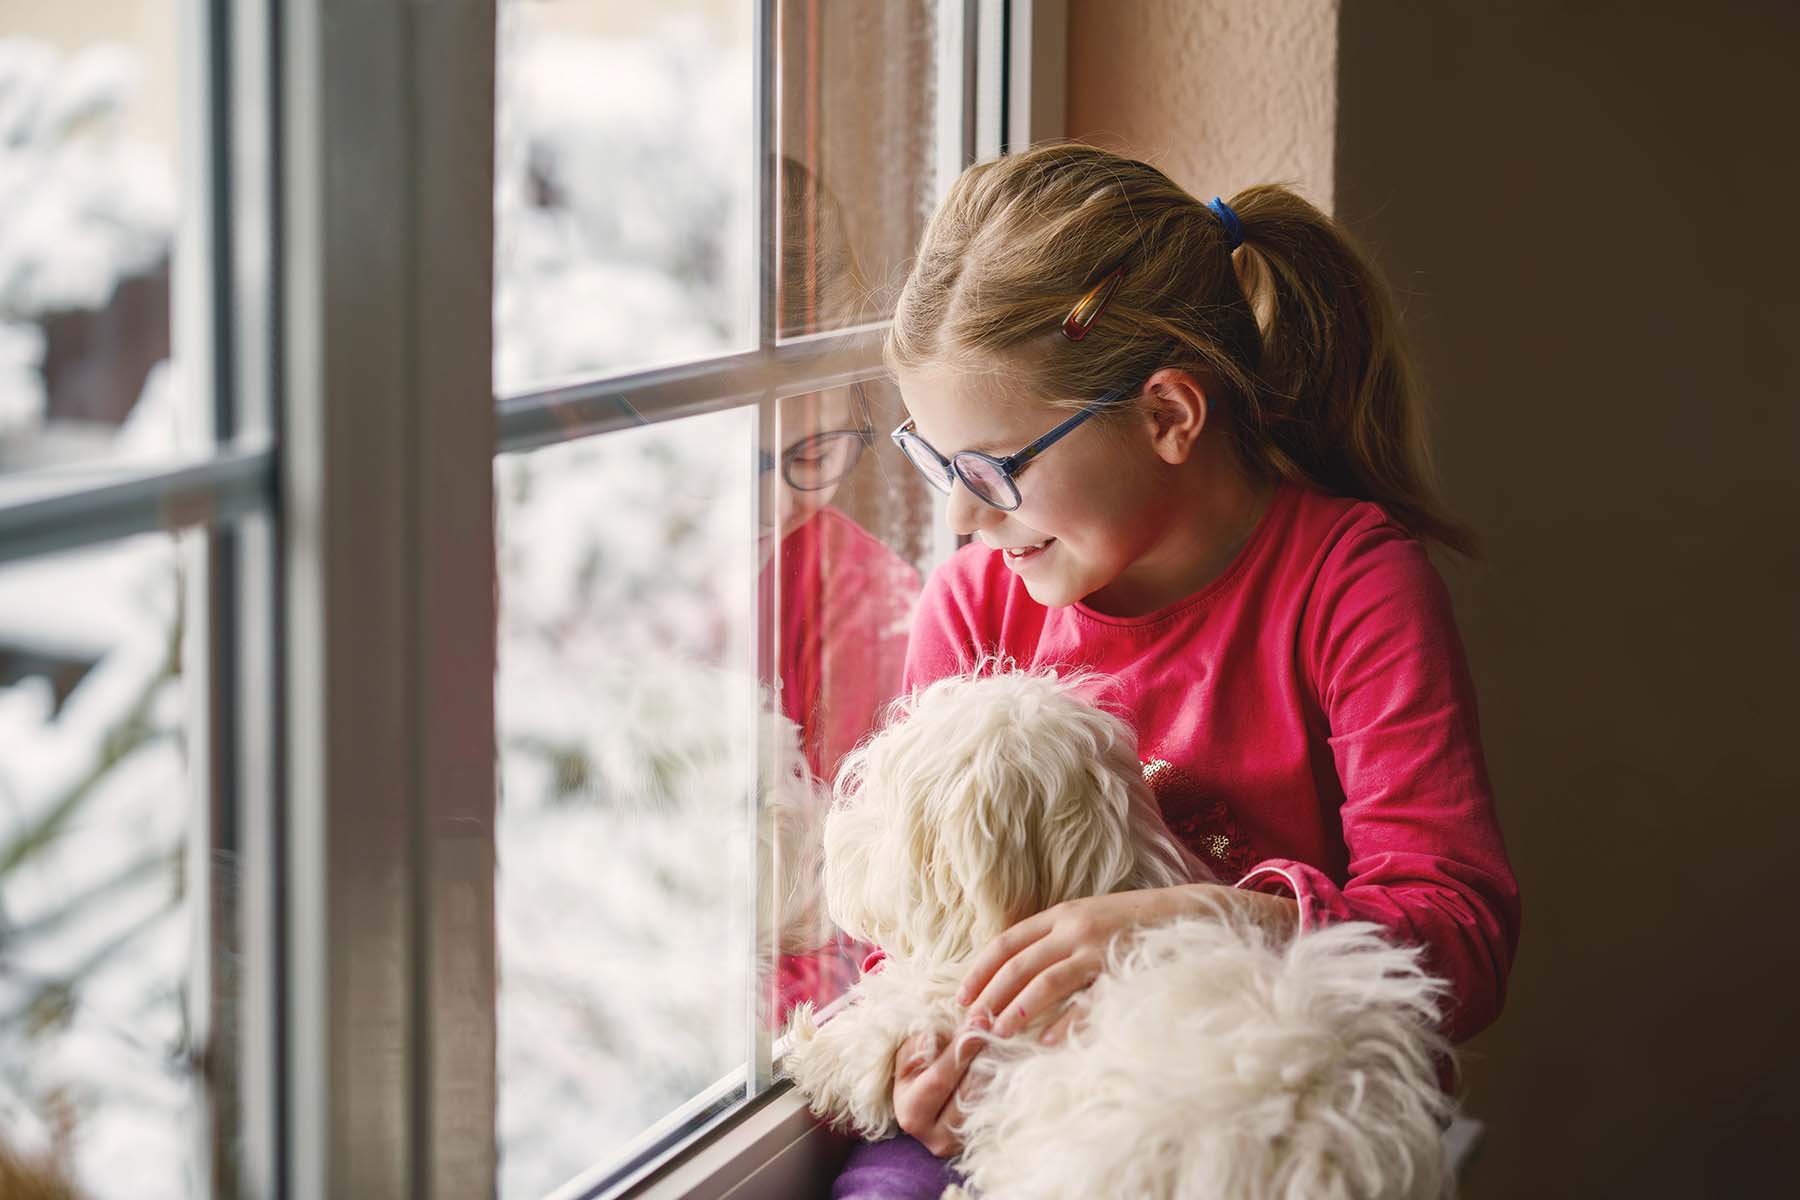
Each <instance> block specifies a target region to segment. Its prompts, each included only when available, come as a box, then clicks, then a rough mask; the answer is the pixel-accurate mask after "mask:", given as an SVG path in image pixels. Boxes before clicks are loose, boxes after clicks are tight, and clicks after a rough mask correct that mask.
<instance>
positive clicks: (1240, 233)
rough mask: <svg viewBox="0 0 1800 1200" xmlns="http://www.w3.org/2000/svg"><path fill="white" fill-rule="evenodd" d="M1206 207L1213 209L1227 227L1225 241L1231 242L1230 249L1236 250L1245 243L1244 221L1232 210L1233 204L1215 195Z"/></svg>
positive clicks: (1221, 222)
mask: <svg viewBox="0 0 1800 1200" xmlns="http://www.w3.org/2000/svg"><path fill="white" fill-rule="evenodd" d="M1206 207H1208V208H1210V209H1212V210H1213V213H1214V214H1215V215H1216V216H1217V217H1218V218H1219V224H1221V225H1223V226H1224V227H1225V241H1226V242H1227V243H1229V249H1232V250H1236V249H1237V248H1238V247H1239V246H1241V245H1243V244H1244V223H1243V222H1242V221H1240V220H1238V215H1237V214H1236V213H1234V212H1232V211H1231V205H1229V204H1227V203H1225V202H1224V201H1223V200H1221V199H1219V198H1218V197H1217V196H1214V197H1213V198H1212V203H1211V204H1208V205H1207V206H1206Z"/></svg>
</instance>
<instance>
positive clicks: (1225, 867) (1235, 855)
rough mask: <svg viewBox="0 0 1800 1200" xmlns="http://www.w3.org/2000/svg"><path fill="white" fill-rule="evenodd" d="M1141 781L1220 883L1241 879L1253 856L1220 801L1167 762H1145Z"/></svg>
mask: <svg viewBox="0 0 1800 1200" xmlns="http://www.w3.org/2000/svg"><path fill="white" fill-rule="evenodd" d="M1144 782H1145V783H1147V784H1149V785H1150V791H1151V793H1152V794H1153V795H1155V797H1156V804H1157V807H1158V808H1160V809H1162V814H1163V820H1165V821H1167V822H1168V823H1169V828H1170V829H1172V830H1173V831H1174V832H1175V836H1176V837H1178V838H1180V839H1181V840H1182V842H1183V843H1184V844H1185V845H1186V846H1187V848H1188V849H1190V850H1192V851H1193V852H1194V853H1195V854H1198V855H1199V856H1200V857H1201V858H1202V859H1204V860H1205V862H1206V865H1207V866H1209V867H1211V868H1212V869H1213V872H1214V874H1216V875H1217V876H1218V877H1219V882H1220V883H1226V884H1231V883H1236V882H1237V881H1238V880H1240V879H1242V878H1243V877H1244V874H1245V873H1246V872H1247V871H1249V869H1250V864H1251V863H1252V862H1254V861H1256V859H1255V855H1254V854H1252V853H1251V849H1250V843H1249V841H1248V840H1246V839H1245V837H1244V835H1243V834H1242V833H1241V832H1240V831H1239V830H1238V827H1237V822H1236V821H1235V820H1233V819H1232V816H1231V809H1230V808H1229V807H1228V806H1227V805H1226V803H1225V802H1224V801H1223V800H1219V799H1216V798H1211V797H1208V796H1207V795H1206V794H1205V793H1204V792H1203V791H1201V789H1200V784H1199V781H1197V780H1196V779H1195V778H1194V777H1193V776H1192V775H1189V774H1188V773H1187V772H1186V771H1184V770H1182V769H1181V768H1180V767H1178V766H1176V765H1175V764H1174V763H1172V762H1169V761H1168V760H1167V759H1162V758H1153V759H1151V760H1150V761H1149V762H1147V763H1145V764H1144Z"/></svg>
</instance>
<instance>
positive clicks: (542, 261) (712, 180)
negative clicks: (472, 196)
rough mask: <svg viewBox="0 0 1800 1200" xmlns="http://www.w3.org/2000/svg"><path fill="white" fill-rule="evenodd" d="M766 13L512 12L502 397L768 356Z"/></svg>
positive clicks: (706, 4)
mask: <svg viewBox="0 0 1800 1200" xmlns="http://www.w3.org/2000/svg"><path fill="white" fill-rule="evenodd" d="M752 12H753V6H752V5H749V4H743V3H737V2H736V0H668V2H659V3H656V4H644V3H634V2H632V0H501V2H500V4H499V17H500V28H499V67H498V78H497V88H498V109H497V113H496V139H497V143H498V149H497V159H496V166H495V263H494V265H495V272H494V276H495V277H494V386H495V389H496V390H497V391H499V392H500V393H502V394H512V393H517V392H520V391H524V390H527V389H531V388H536V387H541V386H545V385H549V384H553V383H558V382H566V381H569V380H572V379H577V378H580V377H582V376H591V375H595V374H600V373H611V372H619V371H623V370H630V369H635V368H641V367H649V366H656V365H661V364H666V363H671V362H677V361H681V360H685V359H693V358H700V357H705V356H710V355H715V354H721V353H725V352H728V351H732V350H741V349H745V348H748V347H749V346H751V345H752V344H754V342H755V339H756V331H755V320H756V281H755V260H754V256H753V251H754V249H755V234H754V231H753V229H752V226H751V222H752V197H753V194H754V191H753V189H754V185H755V174H756V166H755V161H754V154H753V149H752V148H753V145H754V142H753V136H752V134H753V129H752V120H753V111H754V103H753V101H754V93H753V89H752V61H753V48H752V45H751V16H752Z"/></svg>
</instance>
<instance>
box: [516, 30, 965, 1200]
mask: <svg viewBox="0 0 1800 1200" xmlns="http://www.w3.org/2000/svg"><path fill="white" fill-rule="evenodd" d="M500 8H501V22H500V38H499V55H500V61H499V74H498V92H499V108H498V111H497V128H498V132H497V141H498V150H497V158H496V192H497V195H496V204H497V221H496V229H495V242H496V249H495V255H496V257H495V347H494V349H495V365H494V379H495V388H496V390H497V392H499V393H500V394H501V395H503V396H517V395H520V394H529V393H532V392H533V391H534V390H537V391H543V390H545V389H552V388H555V387H557V386H575V385H578V384H579V383H580V381H582V380H592V379H595V378H597V377H602V376H612V375H619V374H621V373H626V372H632V371H642V370H645V369H648V368H654V367H660V366H668V365H670V364H675V363H680V362H684V361H691V360H694V359H698V358H705V357H713V356H719V355H726V354H731V353H734V352H742V351H747V350H754V349H755V348H757V347H758V346H759V345H761V344H764V342H765V341H766V338H767V334H766V333H764V332H761V331H759V324H758V313H759V300H764V301H766V303H768V304H769V305H771V306H772V307H773V310H774V316H773V320H772V321H771V322H770V323H769V325H770V328H771V329H772V331H773V332H774V333H775V334H777V335H779V336H783V337H792V336H799V335H807V334H813V333H817V332H823V331H830V330H836V329H842V328H845V327H849V326H855V325H858V324H863V323H867V322H870V321H874V320H877V319H879V317H880V316H881V314H882V312H883V311H884V305H885V304H887V303H891V294H892V290H893V289H894V287H895V286H896V285H897V284H898V282H899V280H900V278H902V277H903V274H904V266H905V261H906V257H907V255H908V254H910V252H911V249H912V246H913V245H914V244H915V243H916V240H917V238H918V236H919V233H920V231H921V229H922V227H923V221H924V218H925V215H926V214H927V212H928V210H929V206H930V203H931V199H932V195H933V192H932V188H933V185H934V179H935V177H934V175H933V167H934V160H933V157H932V154H933V149H932V147H933V139H932V133H933V124H932V121H933V108H932V105H933V103H934V95H933V87H932V82H933V71H934V68H935V58H934V55H935V52H936V47H935V42H934V40H933V32H932V31H933V28H934V25H933V20H932V13H933V11H934V8H935V6H934V5H932V4H929V3H924V2H908V3H896V4H893V5H869V4H859V3H850V2H845V0H837V2H828V3H813V4H807V3H794V4H780V5H777V6H775V8H776V22H775V28H774V30H773V31H772V36H773V37H774V38H775V39H776V44H775V47H774V56H775V58H776V88H777V93H776V96H775V103H774V104H773V105H772V106H771V108H772V110H773V111H774V112H775V113H776V114H777V115H778V124H777V126H776V127H775V128H773V129H770V130H768V131H766V133H767V135H768V137H769V141H770V143H771V144H772V145H773V146H774V147H775V148H776V151H777V153H776V155H775V160H774V162H773V163H772V167H773V170H774V173H775V180H774V188H773V191H774V193H775V195H776V199H775V204H776V206H777V212H776V214H775V217H774V219H773V220H769V219H767V218H765V226H767V227H773V232H774V242H775V247H776V248H775V254H774V259H773V270H772V271H771V275H772V285H771V286H772V287H773V289H774V293H775V294H774V295H773V296H770V297H766V298H763V297H759V296H758V292H757V289H758V287H759V273H758V271H757V267H756V258H755V251H756V250H757V247H758V245H759V236H760V235H759V233H758V230H757V225H756V217H757V213H758V206H757V204H756V197H757V189H758V188H759V187H761V186H763V185H764V182H765V181H764V177H763V175H762V173H761V172H760V171H759V168H758V163H757V161H756V156H755V154H754V150H753V147H754V145H755V144H756V139H757V130H756V128H755V124H754V123H755V120H756V113H757V111H758V109H757V104H756V95H755V90H754V86H755V74H756V73H755V61H756V53H757V46H756V44H755V39H754V30H753V28H752V24H751V19H750V14H751V6H749V5H746V4H739V3H734V2H725V0H718V2H713V3H692V2H690V3H674V4H662V5H656V6H646V5H641V4H639V5H634V4H627V3H618V2H581V3H577V2H563V3H558V2H541V0H507V2H505V3H502V4H501V6H500ZM871 361H872V360H871ZM793 391H794V394H793V395H790V396H786V397H784V398H782V399H780V400H779V401H778V402H777V403H776V404H775V405H774V408H773V412H769V411H767V410H766V406H765V409H764V410H760V411H759V408H758V406H757V405H755V404H748V405H746V406H741V407H735V408H726V409H724V410H722V411H716V412H712V413H708V414H706V415H701V416H692V417H684V418H680V419H675V420H668V421H662V422H659V423H652V424H646V425H643V426H641V427H636V428H627V429H623V430H619V431H614V432H608V433H603V434H598V435H593V436H580V437H575V438H573V439H572V440H568V441H563V442H560V443H557V444H554V445H549V446H544V447H540V448H535V449H531V450H528V451H521V452H518V453H507V454H503V455H501V456H500V457H499V458H498V459H497V460H496V464H495V494H496V504H497V507H498V514H499V515H498V522H499V524H498V557H499V572H500V592H499V596H500V643H499V677H498V694H497V719H498V726H499V728H498V744H499V751H500V760H501V770H500V809H499V814H500V819H499V871H498V883H497V887H498V896H497V921H498V925H499V958H498V966H499V980H500V984H499V986H500V1011H499V1055H500V1063H499V1081H500V1101H499V1126H500V1131H499V1132H500V1175H501V1193H502V1195H503V1196H506V1197H508V1198H521V1200H522V1198H525V1197H533V1196H538V1195H542V1194H544V1193H545V1192H546V1191H548V1190H550V1189H552V1188H555V1187H557V1186H559V1185H561V1184H563V1183H564V1182H565V1181H567V1180H569V1179H571V1178H573V1177H576V1176H578V1175H580V1174H581V1173H582V1172H584V1171H588V1170H592V1169H593V1168H595V1167H596V1166H600V1167H604V1165H605V1164H606V1163H607V1162H608V1161H610V1160H612V1159H613V1158H615V1157H616V1155H617V1154H618V1153H620V1152H621V1151H622V1150H623V1149H624V1148H625V1147H626V1146H628V1145H630V1144H632V1143H633V1141H634V1140H635V1139H638V1138H640V1137H642V1136H643V1135H644V1134H645V1133H646V1131H647V1130H650V1129H652V1128H654V1127H656V1126H657V1125H658V1123H659V1122H664V1121H666V1120H668V1119H669V1118H671V1117H672V1116H673V1115H677V1114H680V1113H681V1112H683V1111H692V1109H693V1108H694V1107H696V1106H697V1105H700V1104H703V1103H704V1102H705V1101H706V1099H707V1098H708V1097H710V1096H714V1095H717V1094H718V1090H719V1088H720V1087H721V1086H723V1087H729V1086H731V1084H732V1081H733V1079H734V1073H735V1079H736V1080H737V1081H738V1082H740V1083H741V1081H742V1078H743V1073H744V1071H745V1068H746V1066H747V1064H748V1063H749V1061H750V1058H751V1055H752V1054H753V1046H752V1038H753V1036H755V1034H754V1031H753V1027H752V1021H751V1019H750V1014H751V1012H752V1011H753V1009H752V1002H753V989H760V990H761V992H762V994H763V995H764V996H765V997H766V998H767V1002H766V1004H765V1006H764V1011H765V1013H766V1021H767V1023H768V1025H769V1027H771V1029H772V1028H773V1027H775V1026H777V1025H778V1023H779V1021H780V1020H781V1017H782V1015H783V1014H784V1013H785V1011H786V1010H787V1008H788V1007H790V1006H791V1005H792V1004H793V1003H795V1002H797V1001H799V1000H803V999H810V1000H813V1001H815V1002H817V1003H821V1004H822V1003H825V1002H828V1001H829V1000H831V999H832V998H833V997H835V996H836V995H838V994H839V993H840V992H841V991H842V990H843V989H844V988H845V987H846V986H847V985H848V983H849V982H850V981H852V980H853V979H854V978H855V975H856V970H857V965H858V964H859V962H860V961H861V957H862V955H863V953H864V952H865V950H866V948H864V947H859V946H856V945H854V944H851V943H849V942H848V941H847V940H846V939H844V938H842V937H841V936H837V935H835V934H834V932H833V930H832V929H831V927H830V924H829V921H828V920H826V919H825V916H824V914H823V912H822V910H821V905H820V904H819V903H818V901H817V899H816V897H815V896H814V895H813V894H812V891H813V889H812V884H813V883H815V882H816V881H815V879H813V878H812V877H810V876H809V875H808V874H807V867H806V866H805V865H804V864H805V862H806V855H805V851H806V849H807V848H808V847H809V846H811V845H812V844H813V843H815V842H816V839H817V835H818V833H819V829H820V821H821V820H822V818H823V815H824V811H825V806H826V805H827V803H828V801H829V791H828V784H827V781H828V780H829V778H830V775H831V771H832V768H833V767H834V765H835V763H836V761H837V759H838V758H839V757H840V756H841V755H842V754H843V753H844V751H846V750H848V749H849V748H850V747H851V746H852V745H853V744H854V743H855V741H856V740H857V739H858V738H859V737H861V736H862V735H863V734H864V733H866V732H867V731H868V730H869V729H870V728H871V727H872V725H873V724H874V723H875V721H876V720H877V719H878V712H879V709H880V706H881V705H882V704H884V703H885V702H886V701H887V700H889V699H890V698H892V696H893V694H894V693H895V692H896V691H897V689H898V686H899V681H900V669H901V661H902V655H903V652H904V649H905V640H906V633H907V623H908V618H909V615H910V611H911V606H912V602H913V600H914V598H915V596H916V594H917V591H918V588H919V580H920V577H921V571H922V569H924V568H927V567H928V566H929V556H930V553H931V544H930V540H929V529H928V525H929V521H930V514H931V507H930V502H929V499H928V498H927V495H926V493H925V492H924V490H923V489H922V486H921V485H920V484H919V483H918V481H917V480H916V478H915V477H914V474H913V472H912V471H911V470H910V469H908V468H907V467H906V466H905V464H904V463H903V462H902V461H900V460H899V459H898V458H897V456H896V454H895V452H894V450H893V447H892V446H891V445H890V444H889V443H888V440H887V438H886V436H885V435H886V432H887V430H889V429H891V428H893V426H894V425H895V424H897V423H898V421H899V419H900V418H899V416H898V402H897V397H896V396H895V395H894V393H893V390H892V388H891V387H889V386H887V385H885V384H884V383H882V382H881V381H880V380H878V379H870V380H866V381H862V382H849V381H846V382H842V383H836V384H833V385H831V386H827V387H823V388H818V387H796V388H795V389H793ZM765 418H767V419H766V420H765ZM878 435H879V436H878ZM758 445H761V446H762V447H763V449H762V450H761V451H760V452H758V451H757V449H756V448H757V447H758ZM759 802H760V803H761V804H762V805H763V806H765V810H766V812H767V816H768V820H767V821H766V823H765V826H764V832H765V834H770V833H771V831H772V836H765V838H764V839H762V841H761V842H760V843H759V841H758V838H757V831H758V826H757V819H756V808H755V805H756V804H758V803H759ZM759 853H762V854H764V856H765V862H770V865H771V867H772V869H773V870H775V871H776V872H777V873H778V875H777V878H776V879H775V880H774V883H773V888H772V891H773V892H774V910H775V911H774V916H773V918H772V921H773V924H774V925H775V926H777V928H776V929H775V930H774V931H773V932H774V936H773V937H772V938H770V937H769V936H768V935H766V934H765V935H764V939H763V940H764V944H763V945H762V946H761V947H760V951H761V952H760V953H758V949H759V947H758V935H759V929H758V922H757V920H756V912H755V905H754V895H755V893H754V891H753V886H752V878H751V872H752V870H753V868H754V865H755V863H756V861H757V857H756V856H757V855H758V854H759Z"/></svg>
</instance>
